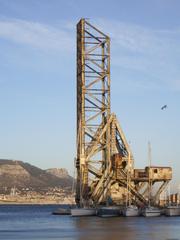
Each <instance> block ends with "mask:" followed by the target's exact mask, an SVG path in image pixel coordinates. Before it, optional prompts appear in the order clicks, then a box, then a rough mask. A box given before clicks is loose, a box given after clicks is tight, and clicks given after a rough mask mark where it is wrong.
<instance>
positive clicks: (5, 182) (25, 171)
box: [0, 159, 73, 192]
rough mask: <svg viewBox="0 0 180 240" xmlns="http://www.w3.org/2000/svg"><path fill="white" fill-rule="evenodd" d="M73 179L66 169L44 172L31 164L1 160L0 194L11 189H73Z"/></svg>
mask: <svg viewBox="0 0 180 240" xmlns="http://www.w3.org/2000/svg"><path fill="white" fill-rule="evenodd" d="M72 184H73V178H72V177H71V176H69V174H68V172H67V170H66V169H48V170H42V169H40V168H38V167H35V166H33V165H31V164H29V163H25V162H22V161H13V160H6V159H0V192H3V191H9V189H11V188H14V187H15V188H17V189H23V188H29V189H34V190H38V189H45V188H54V187H60V188H69V189H70V188H71V187H72Z"/></svg>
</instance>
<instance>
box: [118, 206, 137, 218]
mask: <svg viewBox="0 0 180 240" xmlns="http://www.w3.org/2000/svg"><path fill="white" fill-rule="evenodd" d="M122 212H123V216H125V217H137V216H139V209H138V207H137V206H135V205H129V206H127V207H125V208H124V209H123V211H122Z"/></svg>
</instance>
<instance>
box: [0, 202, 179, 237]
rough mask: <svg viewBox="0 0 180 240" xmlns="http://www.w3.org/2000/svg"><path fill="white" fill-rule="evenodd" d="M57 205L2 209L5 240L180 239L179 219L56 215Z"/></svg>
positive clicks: (1, 233)
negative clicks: (54, 211) (54, 212)
mask: <svg viewBox="0 0 180 240" xmlns="http://www.w3.org/2000/svg"><path fill="white" fill-rule="evenodd" d="M55 209H57V206H37V205H35V206H15V205H13V206H7V205H6V206H5V205H1V206H0V239H2V240H14V239H18V240H22V239H23V240H26V239H27V240H46V239H52V240H53V239H59V240H60V239H64V240H66V239H67V240H92V239H93V240H99V239H100V240H101V239H103V240H117V239H118V240H124V239H128V240H141V239H145V240H152V239H157V240H180V217H171V218H168V217H158V218H143V217H138V218H136V217H135V218H134V217H132V218H123V217H119V218H108V219H104V218H98V217H81V218H72V217H71V216H55V215H52V214H51V212H52V211H53V210H55Z"/></svg>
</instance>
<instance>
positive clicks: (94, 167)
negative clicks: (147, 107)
mask: <svg viewBox="0 0 180 240" xmlns="http://www.w3.org/2000/svg"><path fill="white" fill-rule="evenodd" d="M110 82H111V79H110V38H109V36H107V35H106V34H104V33H103V32H102V31H100V30H99V29H97V28H96V27H94V26H92V25H91V24H90V23H89V22H88V21H87V20H86V19H81V20H80V21H79V23H78V24H77V156H76V170H77V183H76V203H77V205H78V206H79V207H85V206H90V205H91V206H96V205H98V204H105V203H106V202H107V200H108V199H109V197H111V198H112V199H113V201H114V203H116V204H123V202H124V194H125V193H126V188H127V185H128V189H129V192H130V194H131V195H132V197H133V200H134V201H135V202H136V203H141V204H146V203H147V199H146V192H147V190H146V187H145V186H146V183H148V179H149V178H148V174H149V172H150V170H149V168H146V169H144V170H137V169H134V159H133V154H132V151H131V149H130V147H129V145H128V143H127V140H126V138H125V135H124V133H123V131H122V129H121V126H120V124H119V122H118V120H117V118H116V115H115V114H114V113H111V99H110V86H111V84H110ZM165 169H166V170H167V174H166V177H165V175H163V176H164V177H162V176H161V177H160V176H159V177H158V176H156V177H154V178H153V180H152V184H153V183H155V182H157V181H159V182H160V181H162V182H163V183H162V185H161V187H160V188H159V189H158V190H157V192H156V195H155V198H157V195H159V194H160V193H161V192H162V190H163V189H164V187H165V186H166V185H167V183H168V182H169V181H170V179H171V169H170V168H165ZM156 170H157V169H156ZM158 171H159V168H158ZM164 171H165V170H163V173H164ZM127 173H128V175H129V174H130V181H129V180H128V181H127ZM151 175H152V174H151ZM161 175H162V174H161Z"/></svg>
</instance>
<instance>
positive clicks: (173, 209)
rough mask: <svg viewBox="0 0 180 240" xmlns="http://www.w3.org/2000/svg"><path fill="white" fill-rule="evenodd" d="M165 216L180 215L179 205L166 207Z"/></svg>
mask: <svg viewBox="0 0 180 240" xmlns="http://www.w3.org/2000/svg"><path fill="white" fill-rule="evenodd" d="M165 215H166V216H170V217H171V216H180V207H177V206H170V207H167V208H166V210H165Z"/></svg>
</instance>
